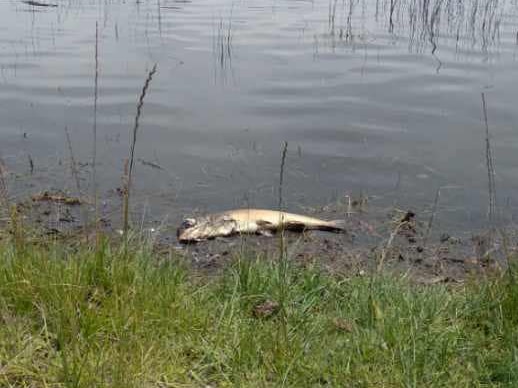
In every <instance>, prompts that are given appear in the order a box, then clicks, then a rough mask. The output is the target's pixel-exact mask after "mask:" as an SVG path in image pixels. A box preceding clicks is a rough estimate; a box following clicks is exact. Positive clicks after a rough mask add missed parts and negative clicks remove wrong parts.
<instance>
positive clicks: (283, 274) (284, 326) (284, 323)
mask: <svg viewBox="0 0 518 388" xmlns="http://www.w3.org/2000/svg"><path fill="white" fill-rule="evenodd" d="M287 152H288V142H287V141H285V142H284V144H283V147H282V152H281V167H280V172H279V218H280V219H279V266H278V276H279V306H280V314H281V325H280V329H281V334H282V340H283V344H284V346H285V348H284V350H285V351H286V350H287V349H288V315H287V311H286V298H287V288H288V284H287V283H288V279H287V264H288V263H287V252H286V242H285V239H284V237H285V236H284V204H283V187H284V168H285V166H286V155H287Z"/></svg>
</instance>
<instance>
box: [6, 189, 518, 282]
mask: <svg viewBox="0 0 518 388" xmlns="http://www.w3.org/2000/svg"><path fill="white" fill-rule="evenodd" d="M103 203H105V202H101V204H103ZM362 206H363V204H360V203H355V204H354V206H348V207H347V209H346V211H344V208H343V206H342V205H340V204H333V205H328V206H324V207H321V208H320V209H315V210H314V211H313V212H311V214H310V215H311V216H318V217H321V218H324V219H345V220H346V227H347V231H348V232H347V233H345V234H335V233H328V232H318V231H311V232H305V233H293V232H286V233H285V237H284V239H285V246H286V254H287V257H288V259H289V260H290V261H293V262H295V263H296V264H297V265H302V266H316V267H319V268H321V269H323V270H324V271H327V272H330V273H339V274H344V275H347V276H349V275H350V276H354V275H360V276H361V275H365V274H368V273H371V272H374V271H383V272H384V273H397V274H406V275H407V276H409V277H410V278H411V279H413V280H415V281H417V282H419V283H425V284H435V283H447V282H451V283H455V282H460V281H464V280H465V279H467V278H469V277H472V276H475V277H476V276H481V275H484V274H486V273H488V272H490V271H500V270H502V269H504V268H505V267H506V265H507V257H509V256H511V255H514V254H515V253H516V250H517V249H516V246H517V241H518V238H517V237H518V234H517V233H516V228H513V227H509V226H508V227H506V228H505V229H504V228H499V229H494V230H493V231H492V232H491V231H490V230H488V231H485V232H481V233H476V234H475V233H471V234H470V233H463V234H459V235H452V234H450V233H446V232H443V231H441V230H434V229H433V225H431V224H430V218H429V217H426V215H420V214H419V213H416V212H414V211H412V210H406V211H403V210H397V209H392V210H390V211H388V212H386V213H385V214H382V213H381V211H380V210H379V209H378V210H377V211H374V210H371V209H368V210H367V209H365V208H363V207H362ZM16 209H17V213H18V217H19V219H21V220H23V225H24V226H25V227H26V228H27V229H29V230H34V231H37V232H36V233H37V234H39V235H41V236H50V237H52V238H56V239H59V240H62V241H64V242H67V243H74V242H76V241H85V236H88V235H90V236H91V235H92V234H93V233H94V231H93V229H92V228H86V224H85V220H89V222H91V221H92V217H93V214H95V212H92V203H91V201H88V200H85V199H82V198H76V197H73V196H68V195H66V194H65V193H63V192H60V191H46V192H40V193H36V194H33V195H32V196H31V197H30V198H26V199H25V200H22V201H19V202H18V203H17V205H16ZM110 214H111V215H112V216H110ZM11 216H12V215H11ZM179 217H180V215H178V216H177V217H176V218H179ZM9 218H10V216H9V215H6V216H4V217H3V222H2V223H3V224H4V230H8V228H9V226H8V225H9ZM99 219H100V221H99V229H100V230H101V231H102V232H103V234H105V235H107V236H109V237H110V238H113V239H114V240H115V239H119V238H120V235H121V230H120V229H119V227H118V225H119V222H118V214H117V212H116V209H112V210H111V211H106V209H103V215H102V216H101V217H100V218H99ZM177 225H178V220H174V219H173V220H170V221H168V222H163V221H156V220H153V221H146V222H141V223H140V224H138V223H137V222H134V224H133V227H134V231H135V233H136V234H137V235H140V236H144V237H145V238H148V239H149V240H150V241H152V242H153V247H154V250H155V251H156V252H157V254H158V255H159V256H160V257H168V256H169V255H170V254H171V253H176V254H180V255H182V256H183V257H184V258H185V259H186V260H187V262H188V264H189V265H190V266H191V267H192V268H193V270H196V271H201V272H202V273H205V274H214V273H218V272H220V271H221V270H222V269H224V268H226V267H227V266H228V265H229V263H231V262H232V261H233V260H234V259H235V258H236V257H238V256H241V257H243V255H242V253H243V252H246V253H252V255H248V256H249V257H255V256H256V255H258V254H259V255H261V257H264V258H265V260H274V259H276V258H277V257H279V246H280V236H279V235H274V236H273V237H266V236H255V235H243V236H235V237H229V238H216V239H214V240H210V241H205V242H200V243H197V244H189V245H182V244H179V243H178V241H177V239H176V234H175V231H176V227H177ZM504 238H505V240H506V241H505V243H504Z"/></svg>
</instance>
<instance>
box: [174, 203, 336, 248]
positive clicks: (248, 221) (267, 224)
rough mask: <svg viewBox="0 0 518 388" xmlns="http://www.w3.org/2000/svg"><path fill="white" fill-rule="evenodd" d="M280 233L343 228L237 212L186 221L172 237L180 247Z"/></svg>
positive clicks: (276, 213) (256, 212) (269, 212)
mask: <svg viewBox="0 0 518 388" xmlns="http://www.w3.org/2000/svg"><path fill="white" fill-rule="evenodd" d="M281 229H284V230H291V231H298V232H302V231H305V230H323V231H328V232H345V225H344V221H343V220H338V221H324V220H319V219H318V218H313V217H307V216H303V215H299V214H292V213H285V212H279V211H275V210H263V209H237V210H229V211H225V212H222V213H216V214H210V215H207V216H205V217H201V218H197V219H196V218H186V219H185V220H184V221H183V222H182V224H181V225H180V227H179V228H178V230H177V233H176V236H177V238H178V241H180V242H181V243H190V242H198V241H202V240H208V239H213V238H215V237H227V236H233V235H236V234H245V233H246V234H254V233H255V234H262V235H271V234H272V232H276V231H278V230H281Z"/></svg>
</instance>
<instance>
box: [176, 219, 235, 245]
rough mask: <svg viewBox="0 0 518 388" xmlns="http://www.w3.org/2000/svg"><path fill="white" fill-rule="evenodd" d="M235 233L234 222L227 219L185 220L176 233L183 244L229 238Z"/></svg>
mask: <svg viewBox="0 0 518 388" xmlns="http://www.w3.org/2000/svg"><path fill="white" fill-rule="evenodd" d="M235 231H236V222H235V221H234V220H232V219H227V218H219V219H213V218H200V219H196V218H186V219H184V220H183V221H182V223H181V225H180V227H179V228H178V230H177V231H176V237H177V238H178V241H179V242H181V243H184V244H188V243H195V242H199V241H203V240H209V239H213V238H216V237H219V236H229V235H231V234H232V233H234V232H235Z"/></svg>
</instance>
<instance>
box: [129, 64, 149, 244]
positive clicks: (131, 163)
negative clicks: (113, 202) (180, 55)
mask: <svg viewBox="0 0 518 388" xmlns="http://www.w3.org/2000/svg"><path fill="white" fill-rule="evenodd" d="M156 70H157V65H156V63H155V64H154V65H153V68H152V69H151V71H150V72H149V73H148V75H147V78H146V82H145V83H144V86H143V88H142V92H141V93H140V97H139V100H138V105H137V114H136V115H135V124H134V126H133V132H132V138H131V143H130V152H129V161H128V163H129V165H128V172H127V175H126V182H125V183H126V187H125V190H124V200H123V220H122V221H123V222H122V224H123V231H124V236H127V235H128V230H129V201H130V189H131V181H132V177H133V168H134V165H135V145H136V144H137V134H138V129H139V123H140V116H141V115H142V109H143V107H144V99H145V98H146V94H147V91H148V88H149V85H150V83H151V81H152V80H153V76H154V75H155V73H156Z"/></svg>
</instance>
